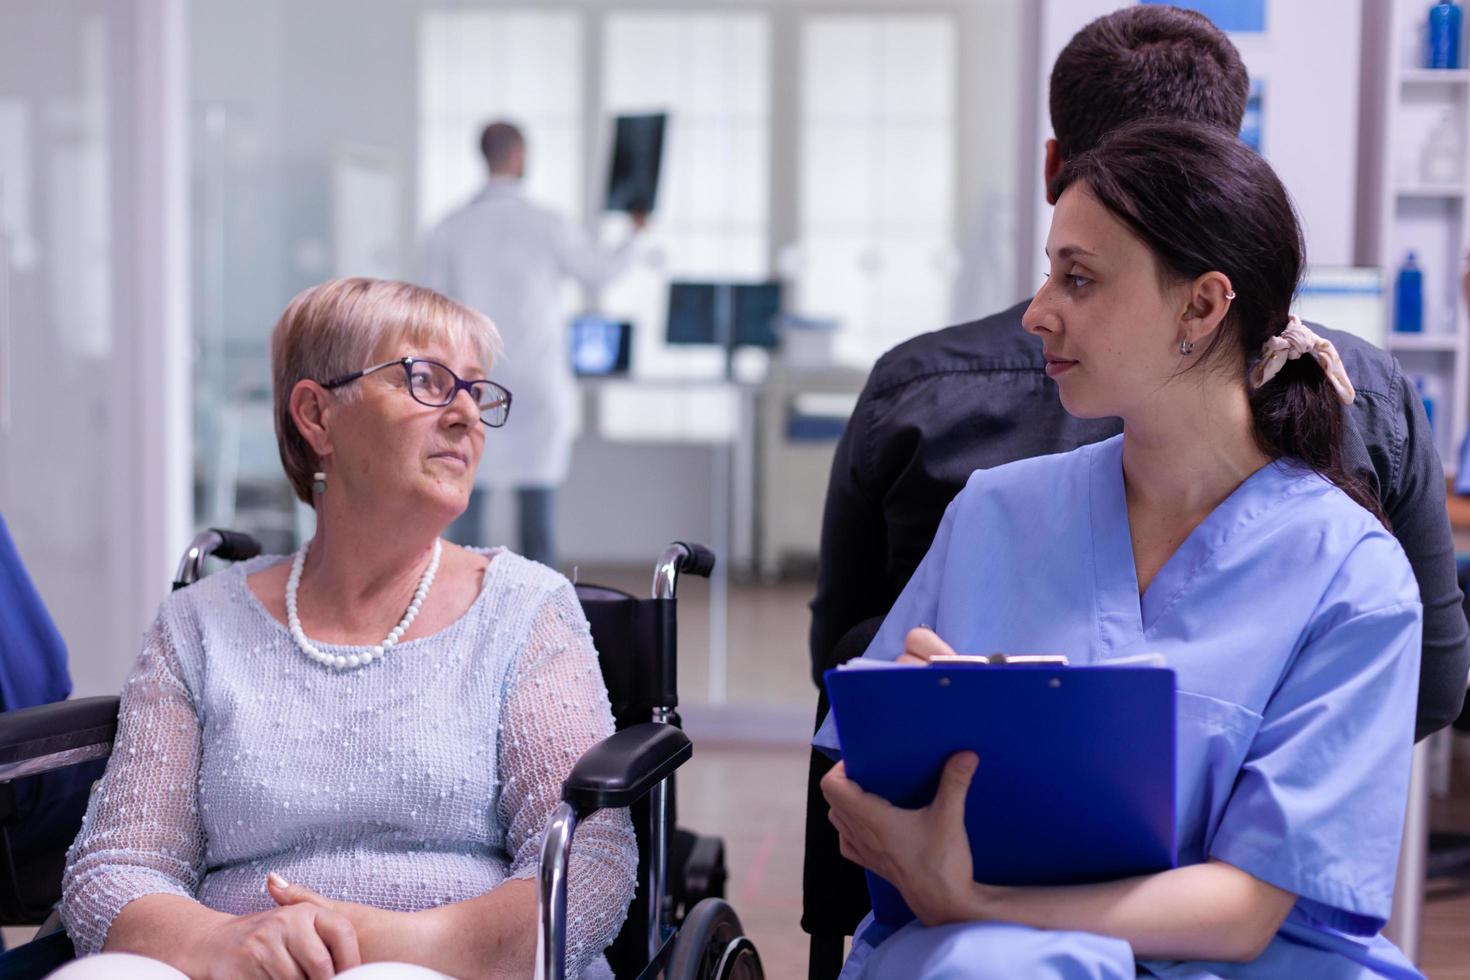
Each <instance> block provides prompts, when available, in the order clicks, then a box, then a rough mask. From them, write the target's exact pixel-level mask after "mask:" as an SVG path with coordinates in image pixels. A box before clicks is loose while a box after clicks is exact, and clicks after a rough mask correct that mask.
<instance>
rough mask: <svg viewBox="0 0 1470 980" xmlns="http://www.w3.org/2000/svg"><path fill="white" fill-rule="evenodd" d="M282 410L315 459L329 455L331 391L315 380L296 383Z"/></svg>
mask: <svg viewBox="0 0 1470 980" xmlns="http://www.w3.org/2000/svg"><path fill="white" fill-rule="evenodd" d="M286 407H287V410H289V411H290V413H291V421H293V422H295V423H296V429H297V431H298V432H300V433H301V438H303V439H305V440H306V444H307V445H308V446H310V447H311V449H312V452H314V453H316V455H317V457H318V458H319V459H325V458H326V457H327V456H329V455H331V452H332V436H331V432H330V425H329V423H330V421H331V415H332V413H333V411H334V410H335V408H336V405H335V404H334V399H333V398H332V395H331V392H329V391H327V389H325V388H323V387H322V386H321V385H319V384H317V383H316V382H315V381H309V380H302V381H298V382H296V386H295V387H294V388H292V389H291V397H290V399H289V400H288V401H287V403H286Z"/></svg>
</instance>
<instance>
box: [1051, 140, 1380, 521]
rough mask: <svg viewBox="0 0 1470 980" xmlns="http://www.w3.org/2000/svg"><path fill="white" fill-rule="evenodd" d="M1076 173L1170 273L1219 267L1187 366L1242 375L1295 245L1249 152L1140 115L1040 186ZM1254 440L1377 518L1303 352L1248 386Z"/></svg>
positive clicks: (1374, 502) (1279, 312)
mask: <svg viewBox="0 0 1470 980" xmlns="http://www.w3.org/2000/svg"><path fill="white" fill-rule="evenodd" d="M1076 183H1081V184H1084V185H1086V187H1087V189H1088V190H1089V191H1090V192H1091V193H1092V195H1093V196H1094V197H1095V198H1097V200H1098V201H1099V202H1100V203H1101V204H1102V205H1103V207H1105V208H1107V209H1108V211H1109V212H1111V213H1112V214H1113V215H1114V216H1115V217H1116V218H1118V219H1119V220H1120V221H1122V222H1123V223H1124V224H1125V225H1127V226H1128V227H1129V228H1130V229H1131V230H1132V231H1133V233H1134V234H1136V235H1137V236H1138V237H1139V238H1140V239H1141V240H1142V241H1143V243H1144V244H1145V245H1147V246H1148V248H1149V250H1150V251H1151V252H1153V254H1154V256H1155V257H1156V258H1157V260H1158V263H1159V266H1160V270H1161V273H1162V274H1164V275H1165V276H1167V277H1168V278H1169V279H1170V280H1182V281H1189V280H1193V279H1195V278H1197V277H1199V276H1201V275H1203V274H1205V273H1207V272H1221V273H1223V274H1224V275H1225V276H1226V277H1227V278H1228V279H1229V280H1230V284H1231V288H1233V289H1234V290H1235V299H1234V300H1233V301H1232V302H1231V304H1230V312H1229V313H1228V314H1227V315H1226V317H1225V320H1224V321H1223V322H1222V323H1221V325H1220V328H1219V329H1218V330H1216V331H1215V334H1214V337H1213V338H1212V339H1211V340H1210V343H1209V345H1208V346H1207V347H1206V348H1205V349H1204V350H1203V351H1202V352H1201V353H1200V355H1199V358H1198V360H1197V361H1196V362H1194V363H1193V364H1191V366H1190V369H1191V370H1195V369H1203V368H1206V366H1207V365H1212V364H1215V363H1223V362H1222V361H1220V360H1219V359H1221V358H1234V359H1235V360H1236V364H1235V365H1234V368H1235V369H1236V370H1238V371H1239V372H1240V374H1241V377H1242V379H1243V380H1242V383H1245V384H1248V383H1249V382H1247V381H1244V379H1245V378H1248V377H1249V375H1250V371H1251V369H1252V368H1253V367H1254V366H1255V364H1256V362H1257V361H1258V360H1259V359H1260V356H1261V349H1262V346H1263V345H1264V344H1265V342H1266V340H1267V339H1268V338H1270V337H1272V336H1274V335H1276V334H1279V333H1281V331H1283V330H1285V329H1286V325H1287V317H1288V316H1289V315H1290V313H1291V301H1292V297H1293V296H1294V295H1295V294H1296V288H1297V282H1298V280H1299V279H1300V277H1301V272H1302V267H1303V264H1304V256H1305V248H1304V246H1303V244H1302V235H1301V228H1300V225H1299V224H1298V222H1297V217H1296V212H1295V211H1294V209H1293V208H1292V204H1291V199H1290V198H1289V197H1288V196H1287V194H1286V188H1284V187H1282V186H1281V181H1280V180H1278V179H1277V177H1276V174H1275V173H1274V172H1273V171H1272V170H1271V167H1270V165H1268V164H1267V163H1266V161H1265V160H1264V159H1262V158H1261V157H1260V156H1259V155H1258V154H1256V153H1255V152H1254V151H1252V150H1251V149H1249V148H1248V147H1246V146H1245V145H1244V144H1242V143H1241V142H1240V141H1239V140H1238V139H1236V138H1235V136H1234V135H1233V134H1231V133H1229V132H1225V131H1223V130H1218V129H1212V128H1208V127H1205V126H1200V125H1197V124H1194V123H1185V122H1175V121H1165V120H1141V121H1139V122H1135V123H1130V124H1128V125H1126V126H1123V127H1121V128H1119V129H1117V130H1115V131H1114V132H1113V133H1111V134H1110V135H1109V136H1107V137H1106V138H1104V139H1103V141H1102V142H1101V143H1099V144H1098V145H1097V146H1095V147H1094V148H1093V149H1091V150H1089V151H1087V152H1086V153H1083V154H1081V155H1080V156H1078V157H1076V158H1074V159H1072V160H1069V161H1067V164H1066V166H1065V167H1064V168H1063V169H1062V172H1061V173H1060V174H1059V175H1058V176H1057V178H1056V179H1055V180H1054V181H1053V182H1052V186H1051V188H1050V190H1051V193H1052V195H1053V197H1054V198H1059V197H1060V196H1061V194H1062V192H1063V191H1064V190H1066V189H1067V188H1068V187H1069V186H1071V185H1072V184H1076ZM1250 405H1251V414H1252V417H1253V419H1254V422H1255V427H1254V429H1255V432H1254V434H1255V439H1256V443H1257V445H1258V446H1260V448H1261V451H1262V452H1264V453H1265V454H1266V455H1267V456H1269V457H1271V458H1272V459H1279V458H1281V457H1295V458H1297V459H1299V460H1301V461H1302V462H1303V463H1305V464H1306V465H1307V466H1308V467H1310V468H1311V469H1313V470H1315V471H1316V472H1317V473H1320V474H1321V475H1322V476H1323V477H1325V478H1326V479H1328V480H1330V481H1332V482H1333V483H1334V484H1336V485H1337V486H1338V487H1340V488H1341V489H1342V490H1343V492H1344V493H1346V494H1347V495H1348V496H1349V497H1351V498H1352V499H1353V500H1355V501H1357V502H1358V503H1359V504H1361V505H1362V506H1363V507H1364V508H1366V509H1367V510H1368V511H1369V512H1370V513H1372V514H1373V515H1374V516H1375V517H1377V518H1378V519H1379V520H1380V521H1382V522H1383V523H1384V525H1385V526H1387V524H1388V520H1387V518H1386V517H1385V516H1384V513H1383V508H1382V506H1381V505H1380V503H1379V501H1378V499H1377V497H1375V496H1374V495H1373V493H1372V492H1371V491H1370V490H1369V489H1368V487H1367V486H1366V485H1365V484H1364V483H1363V482H1362V481H1361V480H1358V479H1357V478H1355V477H1353V476H1352V475H1351V474H1350V473H1349V472H1348V471H1347V468H1346V467H1345V466H1344V465H1343V462H1342V425H1343V422H1342V404H1341V402H1339V401H1338V398H1337V394H1336V393H1335V391H1334V390H1333V388H1332V386H1331V384H1330V383H1329V382H1328V380H1327V377H1326V375H1325V374H1323V373H1322V369H1321V368H1320V367H1319V366H1318V365H1317V362H1316V361H1315V360H1313V359H1312V358H1311V357H1300V358H1297V359H1295V360H1290V361H1287V362H1286V364H1285V366H1284V367H1282V369H1281V371H1280V373H1279V374H1277V375H1276V377H1274V378H1272V379H1271V380H1270V381H1269V382H1267V383H1266V384H1265V385H1263V386H1262V387H1260V388H1256V389H1254V390H1252V391H1250Z"/></svg>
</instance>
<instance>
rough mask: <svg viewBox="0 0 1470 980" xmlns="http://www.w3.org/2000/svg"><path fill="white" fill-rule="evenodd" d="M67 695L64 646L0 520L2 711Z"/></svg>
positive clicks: (58, 698) (57, 699) (62, 699)
mask: <svg viewBox="0 0 1470 980" xmlns="http://www.w3.org/2000/svg"><path fill="white" fill-rule="evenodd" d="M70 694H71V674H70V673H69V672H68V671H67V667H66V644H65V643H63V642H62V640H61V634H60V633H58V632H57V631H56V624H55V623H53V622H52V621H51V616H50V614H49V613H47V612H46V605H45V603H43V602H42V601H41V596H40V594H39V593H37V592H36V587H35V586H34V585H32V584H31V578H30V576H29V575H27V574H26V570H25V566H24V565H22V564H21V561H20V554H19V553H18V552H17V551H16V550H15V543H14V542H13V541H11V540H10V530H9V528H7V527H6V526H5V519H4V518H3V517H0V711H14V710H15V709H17V708H29V707H32V706H34V705H38V704H50V703H51V702H53V701H64V700H66V698H67V697H68V696H69V695H70Z"/></svg>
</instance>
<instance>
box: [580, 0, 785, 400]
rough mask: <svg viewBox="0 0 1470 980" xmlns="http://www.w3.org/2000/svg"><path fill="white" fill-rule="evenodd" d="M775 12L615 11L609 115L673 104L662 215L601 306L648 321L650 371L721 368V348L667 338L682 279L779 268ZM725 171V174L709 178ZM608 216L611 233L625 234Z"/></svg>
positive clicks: (642, 357)
mask: <svg viewBox="0 0 1470 980" xmlns="http://www.w3.org/2000/svg"><path fill="white" fill-rule="evenodd" d="M769 63H770V41H769V23H768V20H767V18H766V17H765V16H764V15H762V14H705V13H695V14H686V13H675V14H666V13H627V14H614V15H611V16H609V17H608V19H607V25H606V33H605V48H604V60H603V65H604V77H603V93H604V102H605V109H606V112H607V115H608V116H609V117H611V116H613V115H616V114H619V113H628V112H667V113H668V114H669V121H668V127H667V129H666V130H665V134H664V161H663V172H662V174H661V176H660V188H659V200H658V203H657V208H656V217H655V219H654V222H653V224H652V225H651V226H650V228H649V232H648V235H647V241H646V242H645V243H644V247H645V248H646V249H647V251H648V252H649V254H650V258H651V260H652V261H651V264H643V265H640V266H639V267H638V268H636V269H634V270H633V271H631V272H630V273H629V274H628V275H626V276H624V277H623V278H621V279H619V280H618V281H616V282H615V283H613V284H612V285H611V286H609V287H608V288H607V290H605V292H604V296H603V303H602V305H603V307H604V308H605V309H606V310H607V311H608V312H610V313H613V314H615V315H618V316H627V317H629V318H630V319H632V320H633V321H634V322H635V323H637V324H638V326H639V330H638V331H637V334H636V336H635V340H634V344H635V351H634V355H633V361H634V368H635V370H636V371H637V373H639V374H640V375H645V376H650V375H654V376H656V375H671V374H686V375H687V374H688V373H689V372H691V371H706V370H707V371H713V370H715V369H716V366H717V365H719V364H722V363H723V354H720V353H718V352H716V351H713V350H694V349H679V348H674V347H670V346H669V345H667V344H665V343H664V342H663V333H664V331H663V325H664V321H665V315H666V306H667V298H668V283H669V281H670V280H673V279H680V278H691V279H735V280H759V279H764V278H766V277H767V276H768V275H769V274H770V248H769V243H768V234H769V232H768V227H767V225H768V219H767V215H768V211H769V204H768V201H769V186H768V171H769V143H770V135H769V131H770V110H769V104H770V67H769ZM711 175H717V179H711ZM624 224H625V222H624V221H623V220H622V219H620V218H618V217H616V216H613V217H609V218H607V219H605V220H604V228H603V237H604V240H614V239H615V238H616V236H618V235H621V234H626V231H625V230H624V229H623V228H622V227H620V226H622V225H624Z"/></svg>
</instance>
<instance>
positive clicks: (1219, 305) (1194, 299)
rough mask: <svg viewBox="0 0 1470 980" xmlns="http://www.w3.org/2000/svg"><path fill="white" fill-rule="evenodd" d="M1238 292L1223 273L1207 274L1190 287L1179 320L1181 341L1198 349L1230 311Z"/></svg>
mask: <svg viewBox="0 0 1470 980" xmlns="http://www.w3.org/2000/svg"><path fill="white" fill-rule="evenodd" d="M1234 298H1235V293H1234V292H1232V291H1231V289H1230V280H1229V279H1226V278H1225V275H1224V273H1220V272H1206V273H1205V274H1204V275H1202V276H1200V277H1198V278H1197V279H1195V280H1194V281H1193V282H1192V283H1190V284H1189V293H1188V296H1187V298H1186V302H1185V306H1184V312H1183V313H1182V314H1180V317H1179V331H1180V336H1181V339H1185V340H1190V341H1193V342H1194V344H1195V345H1196V346H1198V345H1200V344H1202V343H1203V342H1204V341H1206V340H1208V339H1209V338H1210V337H1211V336H1212V335H1213V334H1214V333H1215V331H1216V330H1218V329H1219V328H1220V324H1222V323H1224V322H1225V317H1226V315H1227V314H1229V312H1230V301H1231V300H1232V299H1234Z"/></svg>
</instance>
